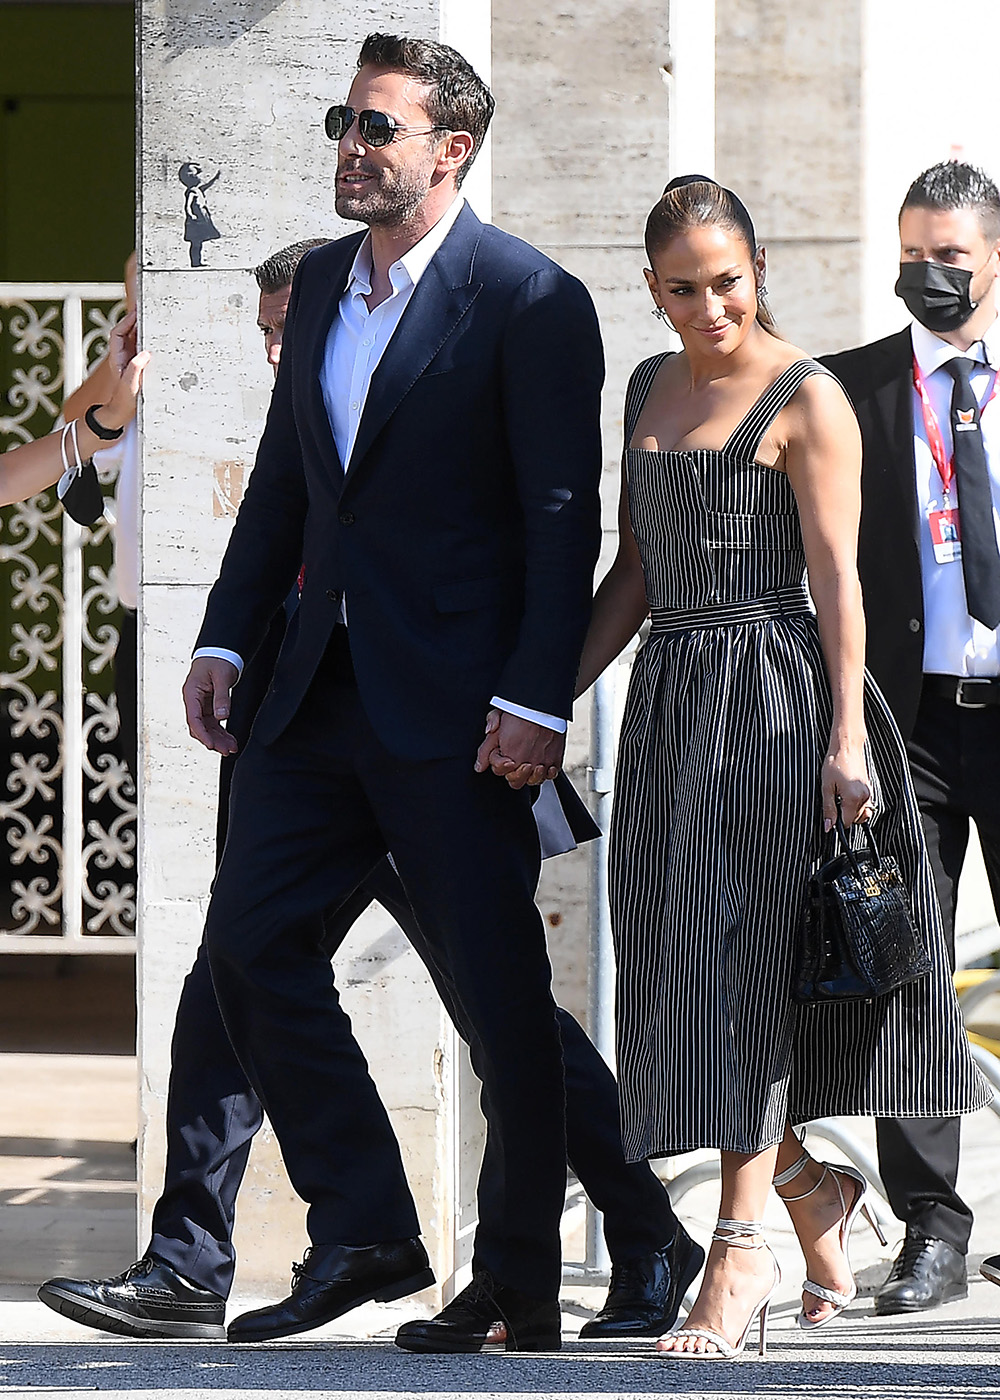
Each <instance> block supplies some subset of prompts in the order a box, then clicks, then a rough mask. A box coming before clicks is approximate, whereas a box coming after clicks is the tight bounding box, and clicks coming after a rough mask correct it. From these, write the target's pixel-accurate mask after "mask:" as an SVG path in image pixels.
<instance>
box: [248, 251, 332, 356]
mask: <svg viewBox="0 0 1000 1400" xmlns="http://www.w3.org/2000/svg"><path fill="white" fill-rule="evenodd" d="M328 242H329V239H327V238H306V239H304V240H303V241H302V242H301V243H289V245H288V247H287V248H281V249H279V251H278V252H277V253H272V254H271V256H270V257H269V258H265V259H264V261H263V262H262V263H261V264H260V266H259V267H255V268H254V270H253V275H254V276H255V277H256V279H257V286H258V287H259V288H260V301H259V303H258V307H257V326H258V328H259V329H260V331H261V332H262V333H263V336H264V353H265V354H266V356H267V362H268V364H269V365H270V366H271V368H272V370H273V371H274V373H275V374H277V372H278V361H279V360H280V358H281V340H282V336H283V334H284V330H285V313H286V311H287V310H288V298H289V297H290V296H291V293H292V278H293V277H294V276H295V269H296V268H297V267H298V265H299V263H300V262H301V261H302V259H303V257H304V256H305V254H306V253H308V251H309V249H310V248H319V247H321V246H322V245H323V244H324V243H328Z"/></svg>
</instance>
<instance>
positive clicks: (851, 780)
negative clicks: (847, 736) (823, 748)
mask: <svg viewBox="0 0 1000 1400" xmlns="http://www.w3.org/2000/svg"><path fill="white" fill-rule="evenodd" d="M822 784H823V830H824V831H831V830H832V829H833V827H834V825H835V824H836V821H837V798H838V797H839V798H840V801H841V810H842V813H843V818H844V825H845V826H853V825H854V823H855V822H866V821H868V819H869V817H870V816H871V815H872V806H871V797H872V790H871V784H870V783H869V781H868V766H867V764H866V763H865V752H864V744H847V743H842V742H841V743H838V742H837V741H831V744H830V747H829V749H828V750H827V754H826V757H825V758H824V760H823V776H822Z"/></svg>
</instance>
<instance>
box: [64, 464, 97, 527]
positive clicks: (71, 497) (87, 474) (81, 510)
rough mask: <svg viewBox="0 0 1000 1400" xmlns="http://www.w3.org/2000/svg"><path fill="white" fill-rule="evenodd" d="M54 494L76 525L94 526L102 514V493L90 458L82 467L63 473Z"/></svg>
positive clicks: (95, 469)
mask: <svg viewBox="0 0 1000 1400" xmlns="http://www.w3.org/2000/svg"><path fill="white" fill-rule="evenodd" d="M56 494H57V495H58V497H59V499H60V501H62V508H63V510H64V511H65V512H66V514H67V515H69V516H71V517H72V518H73V519H74V520H75V521H76V523H77V524H78V525H94V524H96V523H97V521H98V520H100V518H101V516H102V515H103V514H104V493H103V492H102V491H101V483H100V482H99V481H98V479H97V468H96V467H95V466H94V459H93V458H92V457H91V458H90V459H88V461H86V462H84V463H83V464H82V466H80V467H73V468H71V469H70V470H69V471H68V472H64V473H63V476H62V478H61V479H60V481H59V483H58V485H57V486H56Z"/></svg>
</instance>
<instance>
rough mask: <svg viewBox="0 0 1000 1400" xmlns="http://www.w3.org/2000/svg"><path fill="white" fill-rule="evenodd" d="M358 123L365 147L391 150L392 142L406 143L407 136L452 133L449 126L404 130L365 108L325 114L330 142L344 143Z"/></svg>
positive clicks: (379, 114)
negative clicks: (439, 132)
mask: <svg viewBox="0 0 1000 1400" xmlns="http://www.w3.org/2000/svg"><path fill="white" fill-rule="evenodd" d="M355 121H357V123H358V131H359V132H360V133H361V139H362V141H363V142H364V143H365V145H366V146H388V144H389V142H390V141H397V140H403V139H404V138H405V137H407V136H429V135H430V133H431V132H432V131H450V130H451V127H448V126H424V127H419V128H418V127H409V126H401V125H400V123H399V122H397V121H396V120H395V118H393V117H390V116H388V115H387V114H386V113H385V112H373V111H372V110H371V109H370V108H366V109H365V111H363V112H356V111H355V110H354V108H353V107H341V106H337V107H331V108H330V110H329V112H327V114H326V122H325V126H326V134H327V136H329V138H330V140H331V141H342V140H343V139H344V137H345V136H346V135H347V133H348V132H349V131H350V129H351V127H352V126H353V125H354V123H355Z"/></svg>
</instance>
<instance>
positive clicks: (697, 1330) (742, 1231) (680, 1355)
mask: <svg viewBox="0 0 1000 1400" xmlns="http://www.w3.org/2000/svg"><path fill="white" fill-rule="evenodd" d="M763 1230H764V1227H763V1225H762V1224H761V1223H760V1221H759V1220H720V1221H719V1222H718V1223H717V1224H716V1227H715V1233H714V1234H713V1235H712V1239H713V1240H717V1241H718V1242H719V1243H720V1244H725V1245H732V1246H734V1247H735V1248H736V1249H766V1250H767V1252H768V1254H769V1255H770V1256H771V1263H772V1265H773V1266H774V1282H773V1283H772V1284H771V1287H770V1288H769V1289H768V1291H767V1293H766V1294H765V1296H764V1297H763V1298H762V1299H761V1300H760V1302H759V1303H758V1304H757V1305H756V1307H755V1308H754V1309H753V1311H752V1312H751V1314H750V1316H749V1318H748V1319H747V1325H746V1326H745V1327H744V1329H743V1331H742V1332H741V1333H740V1336H739V1339H738V1341H737V1342H736V1343H735V1345H734V1344H733V1343H732V1342H730V1341H727V1339H726V1338H725V1337H723V1336H722V1334H721V1333H719V1332H713V1331H711V1330H710V1329H709V1328H707V1327H673V1328H671V1330H670V1331H669V1332H664V1334H663V1336H662V1337H661V1338H660V1341H661V1342H662V1341H665V1340H666V1339H667V1337H701V1338H702V1339H703V1340H704V1341H706V1342H711V1343H712V1345H713V1346H714V1347H715V1351H673V1350H671V1351H659V1350H657V1355H658V1356H662V1357H663V1358H664V1360H671V1361H739V1360H741V1358H742V1356H743V1352H744V1349H745V1348H746V1344H747V1338H748V1337H749V1335H750V1329H751V1328H752V1327H753V1325H754V1323H755V1322H757V1323H759V1326H760V1333H759V1341H758V1355H759V1356H760V1357H762V1358H763V1357H766V1356H767V1323H768V1318H769V1316H770V1312H771V1300H772V1298H773V1297H774V1295H775V1293H776V1292H777V1289H778V1284H779V1283H780V1282H781V1270H780V1268H779V1267H778V1261H777V1259H775V1257H774V1254H773V1253H772V1251H771V1247H770V1245H768V1243H767V1241H766V1240H763V1239H758V1240H756V1241H755V1242H752V1241H754V1240H755V1237H756V1236H758V1235H760V1234H762V1233H763Z"/></svg>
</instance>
